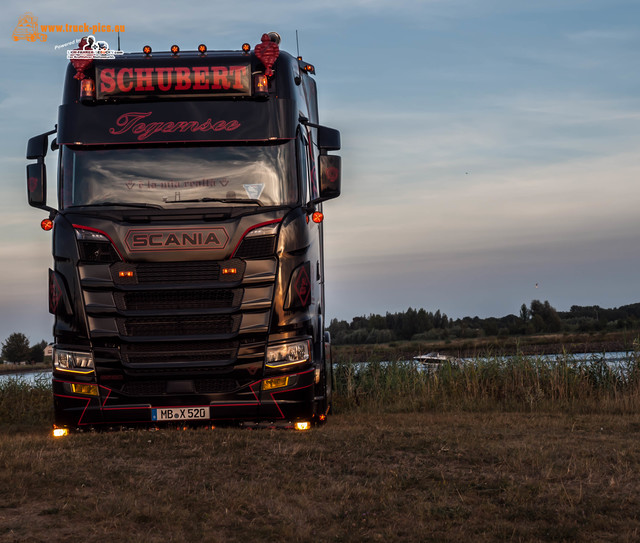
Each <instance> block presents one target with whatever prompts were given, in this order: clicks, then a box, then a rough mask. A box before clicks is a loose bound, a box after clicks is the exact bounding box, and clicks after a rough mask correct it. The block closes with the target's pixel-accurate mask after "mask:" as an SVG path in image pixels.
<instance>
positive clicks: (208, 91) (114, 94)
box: [96, 64, 251, 100]
mask: <svg viewBox="0 0 640 543" xmlns="http://www.w3.org/2000/svg"><path fill="white" fill-rule="evenodd" d="M250 82H251V71H250V67H249V65H248V64H246V65H241V66H142V67H121V68H118V67H110V66H97V67H96V87H97V89H96V90H97V98H98V100H101V99H108V98H118V97H123V98H126V97H129V98H136V97H137V98H145V97H147V96H171V95H176V96H185V95H221V96H243V95H250V94H251V85H250Z"/></svg>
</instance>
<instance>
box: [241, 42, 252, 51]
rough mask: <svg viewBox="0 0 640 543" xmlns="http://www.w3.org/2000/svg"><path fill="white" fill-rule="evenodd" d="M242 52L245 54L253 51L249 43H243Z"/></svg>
mask: <svg viewBox="0 0 640 543" xmlns="http://www.w3.org/2000/svg"><path fill="white" fill-rule="evenodd" d="M242 51H243V52H245V53H248V52H249V51H251V46H250V45H249V44H248V43H243V44H242Z"/></svg>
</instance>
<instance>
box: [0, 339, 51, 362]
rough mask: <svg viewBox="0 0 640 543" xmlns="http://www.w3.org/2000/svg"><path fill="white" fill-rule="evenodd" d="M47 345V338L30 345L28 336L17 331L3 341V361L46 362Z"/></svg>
mask: <svg viewBox="0 0 640 543" xmlns="http://www.w3.org/2000/svg"><path fill="white" fill-rule="evenodd" d="M46 346H47V342H46V341H45V340H42V341H41V342H40V343H36V344H35V345H30V344H29V339H28V338H27V336H25V335H24V334H21V333H18V332H16V333H14V334H11V335H10V336H9V337H8V338H7V339H6V340H4V341H3V342H2V361H3V362H12V363H14V364H17V363H20V362H29V363H31V364H39V363H42V362H44V350H45V348H46Z"/></svg>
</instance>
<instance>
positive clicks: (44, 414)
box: [0, 376, 53, 430]
mask: <svg viewBox="0 0 640 543" xmlns="http://www.w3.org/2000/svg"><path fill="white" fill-rule="evenodd" d="M52 412H53V397H52V393H51V377H50V376H41V377H37V378H36V379H35V381H33V382H28V381H26V380H25V379H24V378H22V377H20V376H18V377H7V378H4V379H2V380H0V423H2V425H3V426H9V427H11V429H13V430H18V429H20V428H29V427H33V426H42V425H47V424H49V423H50V422H51V415H52Z"/></svg>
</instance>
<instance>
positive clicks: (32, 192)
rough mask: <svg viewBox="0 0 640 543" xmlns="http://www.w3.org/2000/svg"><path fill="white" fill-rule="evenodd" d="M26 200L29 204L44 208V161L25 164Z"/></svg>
mask: <svg viewBox="0 0 640 543" xmlns="http://www.w3.org/2000/svg"><path fill="white" fill-rule="evenodd" d="M27 200H28V201H29V205H30V206H32V207H37V208H40V209H44V208H45V207H46V205H47V170H46V168H45V166H44V162H41V161H38V162H36V163H35V164H29V165H28V166H27Z"/></svg>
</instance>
